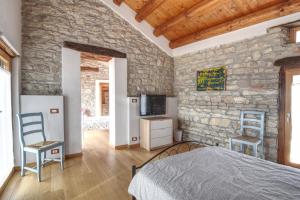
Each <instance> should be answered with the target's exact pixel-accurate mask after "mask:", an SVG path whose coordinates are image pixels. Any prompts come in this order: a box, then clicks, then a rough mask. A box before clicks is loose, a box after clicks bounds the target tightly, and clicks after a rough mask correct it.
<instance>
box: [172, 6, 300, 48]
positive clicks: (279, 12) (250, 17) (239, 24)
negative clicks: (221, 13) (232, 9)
mask: <svg viewBox="0 0 300 200" xmlns="http://www.w3.org/2000/svg"><path fill="white" fill-rule="evenodd" d="M295 12H300V0H287V1H284V2H281V3H278V4H276V5H273V6H270V7H268V8H263V9H260V10H257V11H255V12H252V13H250V14H247V15H244V16H241V17H238V18H235V19H233V20H231V21H227V22H224V23H221V24H218V25H216V26H212V27H209V28H207V29H204V30H201V31H198V32H195V33H192V34H190V35H187V36H184V37H181V38H178V39H175V40H172V41H171V42H170V47H171V48H172V49H173V48H177V47H180V46H183V45H186V44H190V43H193V42H196V41H199V40H204V39H207V38H209V37H213V36H217V35H221V34H224V33H228V32H231V31H234V30H238V29H241V28H245V27H247V26H251V25H254V24H257V23H261V22H264V21H267V20H271V19H274V18H277V17H282V16H285V15H289V14H292V13H295Z"/></svg>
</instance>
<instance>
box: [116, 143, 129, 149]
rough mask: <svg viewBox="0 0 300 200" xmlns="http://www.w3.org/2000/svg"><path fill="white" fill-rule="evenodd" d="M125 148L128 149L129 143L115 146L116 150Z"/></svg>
mask: <svg viewBox="0 0 300 200" xmlns="http://www.w3.org/2000/svg"><path fill="white" fill-rule="evenodd" d="M124 149H128V145H127V144H124V145H119V146H115V150H124Z"/></svg>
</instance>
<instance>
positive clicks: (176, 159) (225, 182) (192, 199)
mask: <svg viewBox="0 0 300 200" xmlns="http://www.w3.org/2000/svg"><path fill="white" fill-rule="evenodd" d="M128 192H129V193H130V194H131V195H133V196H135V197H136V198H137V199H138V200H154V199H155V200H196V199H201V200H221V199H222V200H223V199H224V200H239V199H242V200H254V199H259V200H264V199H266V200H267V199H268V200H285V199H286V200H296V199H297V200H299V199H300V170H299V169H296V168H292V167H288V166H283V165H280V164H277V163H273V162H270V161H266V160H262V159H258V158H255V157H252V156H247V155H244V154H240V153H237V152H234V151H230V150H227V149H224V148H221V147H205V148H200V149H196V150H193V151H191V152H187V153H182V154H178V155H175V156H171V157H168V158H165V159H163V160H159V161H156V162H153V163H149V164H147V165H146V166H144V167H143V168H142V169H141V170H139V172H138V173H137V174H136V175H135V176H134V178H133V179H132V181H131V183H130V185H129V188H128Z"/></svg>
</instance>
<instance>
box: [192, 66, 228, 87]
mask: <svg viewBox="0 0 300 200" xmlns="http://www.w3.org/2000/svg"><path fill="white" fill-rule="evenodd" d="M225 83H226V67H225V66H222V67H214V68H209V69H204V70H201V71H197V91H210V90H225Z"/></svg>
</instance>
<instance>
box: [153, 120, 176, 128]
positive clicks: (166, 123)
mask: <svg viewBox="0 0 300 200" xmlns="http://www.w3.org/2000/svg"><path fill="white" fill-rule="evenodd" d="M172 126H173V125H172V120H170V119H168V120H155V121H154V120H153V121H151V130H153V129H161V128H172Z"/></svg>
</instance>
